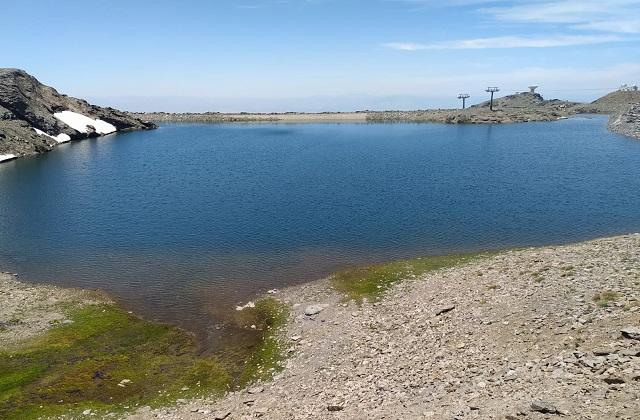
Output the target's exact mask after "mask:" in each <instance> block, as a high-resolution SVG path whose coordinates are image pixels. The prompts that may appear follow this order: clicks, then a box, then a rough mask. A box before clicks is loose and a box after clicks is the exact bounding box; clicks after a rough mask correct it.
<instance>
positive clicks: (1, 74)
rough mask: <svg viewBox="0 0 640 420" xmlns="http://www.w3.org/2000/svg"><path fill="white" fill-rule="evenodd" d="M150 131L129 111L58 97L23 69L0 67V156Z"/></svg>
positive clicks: (20, 154) (24, 153) (40, 151)
mask: <svg viewBox="0 0 640 420" xmlns="http://www.w3.org/2000/svg"><path fill="white" fill-rule="evenodd" d="M151 128H155V125H154V124H152V123H149V122H145V121H143V120H141V119H139V118H136V117H134V116H132V115H130V114H128V113H125V112H121V111H118V110H116V109H113V108H102V107H99V106H95V105H91V104H89V103H88V102H87V101H85V100H82V99H77V98H73V97H70V96H67V95H63V94H60V93H58V92H57V91H56V90H55V89H54V88H52V87H49V86H46V85H43V84H42V83H40V82H39V81H38V80H37V79H36V78H35V77H33V76H31V75H29V74H28V73H26V72H25V71H23V70H19V69H11V68H0V156H5V157H11V156H13V157H20V156H26V155H32V154H37V153H42V152H47V151H49V150H51V149H52V148H53V147H55V146H56V145H57V144H59V143H64V142H66V141H70V140H79V139H84V138H87V137H96V136H99V135H102V134H109V133H112V132H116V131H127V130H144V129H151ZM7 159H8V158H7Z"/></svg>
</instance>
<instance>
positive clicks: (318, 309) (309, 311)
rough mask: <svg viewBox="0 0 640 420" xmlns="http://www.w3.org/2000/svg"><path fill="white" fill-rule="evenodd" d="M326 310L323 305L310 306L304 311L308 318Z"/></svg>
mask: <svg viewBox="0 0 640 420" xmlns="http://www.w3.org/2000/svg"><path fill="white" fill-rule="evenodd" d="M323 309H324V307H323V306H322V305H309V306H307V307H306V308H305V310H304V314H305V315H306V316H313V315H317V314H319V313H320V312H322V310H323Z"/></svg>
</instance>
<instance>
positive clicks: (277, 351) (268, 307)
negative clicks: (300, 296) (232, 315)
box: [236, 298, 289, 386]
mask: <svg viewBox="0 0 640 420" xmlns="http://www.w3.org/2000/svg"><path fill="white" fill-rule="evenodd" d="M288 317H289V310H288V308H287V306H286V305H284V304H283V303H282V302H280V301H278V300H276V299H272V298H264V299H260V300H258V301H256V302H255V307H253V308H245V309H244V310H242V311H238V313H237V315H236V322H238V323H239V325H242V326H245V327H248V328H251V327H252V326H255V329H256V330H257V331H259V332H260V334H261V340H260V345H259V346H258V348H257V349H256V351H255V352H254V353H253V355H252V356H251V357H250V358H249V359H248V360H247V362H246V363H245V365H244V369H243V370H242V373H241V374H240V377H239V379H238V384H239V385H240V386H245V385H247V384H249V383H251V382H254V381H256V380H266V379H269V378H271V377H272V376H273V374H274V373H276V372H279V371H280V370H282V368H283V360H284V358H285V356H284V352H283V350H282V347H283V346H282V343H281V342H280V338H279V337H278V334H277V331H278V329H279V328H281V327H282V326H284V325H285V324H286V322H287V319H288Z"/></svg>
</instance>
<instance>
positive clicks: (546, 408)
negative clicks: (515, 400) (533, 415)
mask: <svg viewBox="0 0 640 420" xmlns="http://www.w3.org/2000/svg"><path fill="white" fill-rule="evenodd" d="M531 410H533V411H537V412H539V413H544V414H556V413H557V412H558V409H557V408H556V406H555V405H553V404H551V403H550V402H547V401H542V400H536V401H534V402H532V403H531Z"/></svg>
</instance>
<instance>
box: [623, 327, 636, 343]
mask: <svg viewBox="0 0 640 420" xmlns="http://www.w3.org/2000/svg"><path fill="white" fill-rule="evenodd" d="M620 332H621V333H622V336H623V337H624V338H628V339H630V340H640V328H638V327H625V328H623V329H621V330H620Z"/></svg>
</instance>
